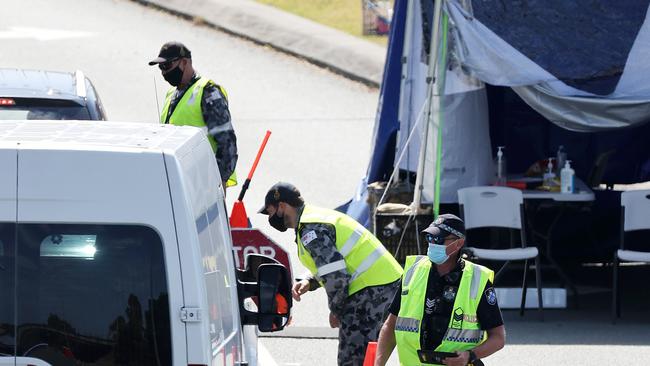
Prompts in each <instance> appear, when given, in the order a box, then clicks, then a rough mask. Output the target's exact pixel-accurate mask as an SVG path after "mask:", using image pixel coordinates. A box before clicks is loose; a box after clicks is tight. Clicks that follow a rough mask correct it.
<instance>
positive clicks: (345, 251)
mask: <svg viewBox="0 0 650 366" xmlns="http://www.w3.org/2000/svg"><path fill="white" fill-rule="evenodd" d="M307 223H322V224H331V225H333V226H334V228H335V229H336V249H337V250H338V251H339V253H341V255H343V258H344V259H342V260H339V261H336V262H333V263H328V264H326V265H324V266H322V267H316V263H315V262H314V259H313V258H312V257H311V255H310V254H309V252H308V251H307V250H306V249H305V245H307V246H309V243H310V242H311V241H312V240H313V239H314V238H315V235H316V234H315V233H314V232H313V231H306V232H303V233H302V237H300V235H298V236H297V240H296V241H297V244H298V257H299V258H300V262H301V263H302V264H303V265H304V266H305V267H307V269H309V271H310V272H311V273H312V274H313V275H314V277H315V278H316V279H318V280H319V281H320V278H321V277H322V276H324V275H326V274H329V273H332V272H336V271H340V270H342V269H345V270H346V271H347V272H348V274H350V276H351V277H352V278H351V280H350V283H349V284H348V295H352V294H354V293H355V292H358V291H359V290H362V289H364V288H366V287H370V286H378V285H385V284H388V283H392V282H395V281H397V280H398V279H399V278H400V277H401V276H402V267H401V266H400V265H399V263H397V261H396V260H395V258H393V256H392V255H391V254H390V253H389V252H388V251H387V250H386V248H384V246H383V245H382V244H381V242H380V241H379V239H377V238H376V237H375V236H374V235H372V233H370V232H369V231H368V230H367V229H366V228H365V227H363V225H361V224H359V223H358V222H356V221H355V220H354V219H352V218H351V217H350V216H348V215H345V214H342V213H340V212H338V211H334V210H330V209H325V208H318V207H314V206H310V205H305V208H304V209H303V211H302V215H301V216H300V222H299V223H298V229H297V232H298V233H300V232H301V229H302V227H303V225H304V224H307Z"/></svg>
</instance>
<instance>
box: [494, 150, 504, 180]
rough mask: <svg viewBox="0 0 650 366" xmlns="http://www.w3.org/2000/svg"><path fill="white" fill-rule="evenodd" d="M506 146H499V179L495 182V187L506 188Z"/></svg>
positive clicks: (497, 162) (497, 161) (497, 163)
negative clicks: (504, 151) (504, 150)
mask: <svg viewBox="0 0 650 366" xmlns="http://www.w3.org/2000/svg"><path fill="white" fill-rule="evenodd" d="M505 148H506V147H505V146H497V149H499V151H497V159H496V169H497V177H496V180H495V182H494V185H497V186H505V185H506V157H505V156H504V155H503V149H505Z"/></svg>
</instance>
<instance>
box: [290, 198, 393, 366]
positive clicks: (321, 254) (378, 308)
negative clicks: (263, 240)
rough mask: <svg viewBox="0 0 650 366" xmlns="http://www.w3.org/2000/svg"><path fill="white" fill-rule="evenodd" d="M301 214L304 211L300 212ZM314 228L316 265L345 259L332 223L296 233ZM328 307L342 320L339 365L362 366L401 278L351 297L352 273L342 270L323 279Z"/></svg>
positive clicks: (309, 226) (309, 246) (315, 285)
mask: <svg viewBox="0 0 650 366" xmlns="http://www.w3.org/2000/svg"><path fill="white" fill-rule="evenodd" d="M301 213H302V210H301V211H300V212H299V214H301ZM311 230H313V231H314V232H315V233H316V238H315V239H313V240H312V241H310V242H309V244H307V245H305V249H307V251H308V252H309V254H310V255H311V257H312V258H313V259H314V262H315V263H316V266H317V267H321V266H323V265H325V264H328V263H333V262H336V261H339V260H342V259H344V257H343V255H342V254H341V253H339V251H338V250H337V248H336V229H335V227H334V226H333V225H330V224H320V223H307V224H303V225H302V227H301V229H300V232H299V233H297V235H300V236H302V235H304V233H306V232H309V231H311ZM321 281H323V284H324V287H325V291H326V292H327V300H328V305H329V309H330V311H331V312H332V314H334V315H335V316H336V317H337V318H338V319H339V321H340V323H341V325H340V328H339V354H338V364H339V365H345V366H361V365H362V364H363V359H364V357H365V352H366V346H367V344H368V342H370V341H376V340H377V337H378V336H379V330H380V329H381V326H382V324H383V322H384V320H385V319H386V315H387V313H388V307H389V306H390V304H391V301H392V300H393V297H394V295H395V291H397V288H398V286H399V281H396V282H393V283H391V284H387V285H383V286H372V287H366V288H364V289H363V290H360V291H358V292H356V293H354V294H353V295H352V296H348V284H349V283H350V275H349V274H348V273H347V271H345V270H340V271H336V272H332V273H329V274H326V275H324V276H323V277H322V278H321ZM309 284H310V288H309V290H310V291H313V290H315V289H317V288H318V287H320V283H319V282H318V281H316V279H314V278H309Z"/></svg>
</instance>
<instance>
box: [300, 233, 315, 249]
mask: <svg viewBox="0 0 650 366" xmlns="http://www.w3.org/2000/svg"><path fill="white" fill-rule="evenodd" d="M316 238H317V235H316V232H315V231H314V230H309V231H308V232H306V233H305V234H303V236H302V237H301V238H300V241H302V244H303V245H307V244H309V243H311V242H312V240H314V239H316Z"/></svg>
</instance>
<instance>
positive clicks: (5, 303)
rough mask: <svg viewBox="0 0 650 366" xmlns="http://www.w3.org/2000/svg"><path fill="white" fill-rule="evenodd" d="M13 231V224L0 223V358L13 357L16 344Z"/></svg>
mask: <svg viewBox="0 0 650 366" xmlns="http://www.w3.org/2000/svg"><path fill="white" fill-rule="evenodd" d="M14 230H15V225H14V224H13V223H0V358H2V357H6V356H10V357H13V355H14V350H15V347H14V346H15V344H16V342H15V337H14V335H15V330H14V325H15V319H14V283H15V270H14V268H15V261H14V256H13V251H14V248H13V243H14V240H13V239H14V237H15V231H14ZM0 363H2V361H0Z"/></svg>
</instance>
